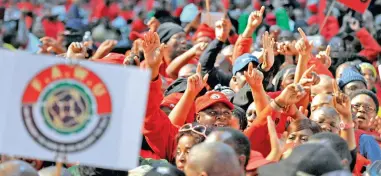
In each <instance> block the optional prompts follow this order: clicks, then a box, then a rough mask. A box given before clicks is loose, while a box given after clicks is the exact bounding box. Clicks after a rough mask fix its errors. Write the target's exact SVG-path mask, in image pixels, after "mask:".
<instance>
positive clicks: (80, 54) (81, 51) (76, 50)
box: [66, 42, 87, 59]
mask: <svg viewBox="0 0 381 176" xmlns="http://www.w3.org/2000/svg"><path fill="white" fill-rule="evenodd" d="M86 56H87V50H86V46H85V45H84V44H82V43H79V42H73V43H71V44H70V46H69V48H68V50H67V53H66V58H68V59H86Z"/></svg>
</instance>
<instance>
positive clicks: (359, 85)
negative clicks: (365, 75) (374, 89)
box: [344, 81, 366, 95]
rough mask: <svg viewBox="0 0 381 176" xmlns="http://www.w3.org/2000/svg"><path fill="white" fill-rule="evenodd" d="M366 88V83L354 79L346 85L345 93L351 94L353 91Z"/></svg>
mask: <svg viewBox="0 0 381 176" xmlns="http://www.w3.org/2000/svg"><path fill="white" fill-rule="evenodd" d="M360 89H366V85H365V84H364V83H363V82H361V81H353V82H350V83H348V84H347V85H345V86H344V93H345V94H347V95H350V94H351V93H352V92H354V91H356V90H360Z"/></svg>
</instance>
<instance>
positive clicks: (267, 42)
mask: <svg viewBox="0 0 381 176" xmlns="http://www.w3.org/2000/svg"><path fill="white" fill-rule="evenodd" d="M262 44H263V49H264V55H263V62H262V65H263V69H264V70H265V71H268V70H270V69H271V67H272V66H273V64H274V45H275V40H274V38H272V37H270V35H269V33H268V32H267V31H266V32H265V34H264V35H263V37H262Z"/></svg>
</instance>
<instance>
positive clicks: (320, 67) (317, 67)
mask: <svg viewBox="0 0 381 176" xmlns="http://www.w3.org/2000/svg"><path fill="white" fill-rule="evenodd" d="M312 65H315V70H314V71H315V72H316V73H317V74H323V75H327V76H329V77H331V78H334V77H333V75H332V73H331V72H330V71H329V70H328V68H327V67H325V66H324V65H323V63H321V62H320V61H319V60H318V59H316V58H311V59H310V60H308V64H307V68H310V67H311V66H312Z"/></svg>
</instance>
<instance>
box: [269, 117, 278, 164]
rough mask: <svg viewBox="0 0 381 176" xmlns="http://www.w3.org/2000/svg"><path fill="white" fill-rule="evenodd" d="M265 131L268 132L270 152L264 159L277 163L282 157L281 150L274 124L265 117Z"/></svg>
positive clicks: (270, 119)
mask: <svg viewBox="0 0 381 176" xmlns="http://www.w3.org/2000/svg"><path fill="white" fill-rule="evenodd" d="M267 129H268V130H269V137H270V144H271V152H270V154H269V155H268V156H267V157H266V159H267V160H270V161H278V160H279V158H280V157H281V156H282V149H281V145H280V141H279V138H278V133H277V131H276V127H275V123H274V121H273V119H272V118H271V116H267Z"/></svg>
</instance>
